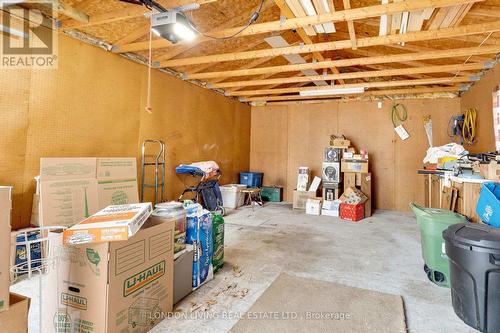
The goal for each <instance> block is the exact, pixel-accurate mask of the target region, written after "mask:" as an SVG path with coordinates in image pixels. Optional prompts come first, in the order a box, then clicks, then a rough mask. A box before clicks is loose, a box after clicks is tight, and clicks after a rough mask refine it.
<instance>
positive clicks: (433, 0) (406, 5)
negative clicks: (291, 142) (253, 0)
mask: <svg viewBox="0 0 500 333" xmlns="http://www.w3.org/2000/svg"><path fill="white" fill-rule="evenodd" d="M480 1H483V0H418V1H411V2H410V1H404V2H398V3H390V4H384V5H376V6H369V7H362V8H355V9H350V10H343V11H335V12H331V13H328V14H320V15H316V16H306V17H300V18H294V19H288V20H285V21H284V22H282V21H272V22H265V23H257V24H253V25H251V26H250V27H248V29H246V30H244V31H243V32H241V33H240V35H239V36H250V35H257V34H262V33H266V32H272V31H283V30H292V29H298V28H303V27H305V26H311V25H315V24H323V23H328V22H345V21H348V20H352V21H354V20H359V19H365V18H370V17H379V16H380V15H383V14H392V13H399V12H403V11H411V10H418V9H425V8H436V7H447V6H454V5H457V4H466V3H475V2H480ZM90 21H91V22H92V18H91V19H90ZM241 29H242V27H235V28H231V29H224V30H221V31H218V32H214V34H213V35H214V36H215V37H218V38H223V37H228V36H231V35H233V34H235V33H237V32H238V31H240V30H241ZM169 46H170V43H169V42H168V41H166V40H164V39H157V40H154V41H153V43H152V45H151V47H152V48H153V49H157V48H164V47H169ZM148 48H149V43H148V42H138V43H132V44H128V45H123V46H121V47H120V48H117V49H115V50H114V51H115V52H119V53H123V52H135V51H142V50H146V49H148Z"/></svg>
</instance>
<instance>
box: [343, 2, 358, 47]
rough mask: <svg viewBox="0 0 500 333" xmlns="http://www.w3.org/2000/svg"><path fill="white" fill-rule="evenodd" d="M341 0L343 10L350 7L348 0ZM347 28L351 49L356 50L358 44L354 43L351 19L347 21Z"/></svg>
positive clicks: (354, 32) (354, 33)
mask: <svg viewBox="0 0 500 333" xmlns="http://www.w3.org/2000/svg"><path fill="white" fill-rule="evenodd" d="M343 2H344V9H345V10H349V9H351V1H350V0H343ZM347 29H348V30H349V39H350V40H351V47H352V49H353V50H356V49H357V48H358V46H357V45H356V31H355V30H354V23H353V22H352V20H348V21H347Z"/></svg>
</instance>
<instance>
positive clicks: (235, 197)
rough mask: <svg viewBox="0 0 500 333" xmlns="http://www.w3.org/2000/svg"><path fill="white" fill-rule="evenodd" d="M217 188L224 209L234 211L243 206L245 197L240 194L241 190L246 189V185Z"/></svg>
mask: <svg viewBox="0 0 500 333" xmlns="http://www.w3.org/2000/svg"><path fill="white" fill-rule="evenodd" d="M219 188H220V193H221V194H222V206H223V207H224V208H231V209H236V208H238V207H241V206H243V203H244V200H245V196H244V195H243V193H241V190H243V189H245V188H247V186H246V185H241V184H229V185H222V186H220V187H219Z"/></svg>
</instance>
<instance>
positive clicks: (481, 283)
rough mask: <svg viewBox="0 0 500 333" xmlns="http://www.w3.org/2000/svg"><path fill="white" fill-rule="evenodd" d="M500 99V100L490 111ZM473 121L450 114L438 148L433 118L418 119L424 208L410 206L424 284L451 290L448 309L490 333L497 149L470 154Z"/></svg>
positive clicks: (498, 223) (497, 259)
mask: <svg viewBox="0 0 500 333" xmlns="http://www.w3.org/2000/svg"><path fill="white" fill-rule="evenodd" d="M499 99H500V95H499V96H498V97H497V98H496V103H495V105H494V107H495V108H498V107H499V103H498V102H499ZM476 117H477V116H476V110H474V109H469V110H466V111H465V112H464V113H463V114H461V115H455V116H452V117H451V119H450V120H449V123H448V136H449V138H450V141H451V142H450V143H448V144H446V145H443V146H439V147H433V146H432V120H431V119H430V117H429V118H427V119H425V120H424V121H425V129H426V133H427V137H428V140H429V145H430V148H429V149H428V150H427V153H426V156H425V157H424V159H423V165H422V168H421V169H420V170H418V171H417V173H418V174H419V175H422V177H423V179H424V181H423V183H424V184H423V186H424V189H425V203H424V205H423V206H422V205H417V204H416V203H411V204H410V207H411V209H412V210H413V212H414V213H415V215H416V219H417V223H418V225H419V227H420V233H421V242H422V257H423V259H424V262H425V264H424V267H423V269H424V271H425V273H426V274H427V277H428V278H429V280H430V281H431V282H432V283H434V284H436V285H438V286H440V287H445V288H450V289H451V299H452V304H453V308H454V311H455V313H456V314H457V316H458V317H459V318H460V319H462V320H463V321H464V322H465V323H466V324H467V325H469V326H471V327H474V328H476V329H478V330H480V331H481V332H496V331H497V330H498V328H499V327H500V321H499V320H498V318H497V317H498V316H497V315H496V314H497V313H498V310H499V308H498V306H499V304H500V302H498V296H497V295H498V283H499V281H500V280H499V278H498V269H499V265H500V256H499V254H500V229H499V228H500V155H499V154H498V151H499V150H500V147H498V146H497V152H496V153H490V152H482V153H471V152H469V149H471V150H472V149H474V146H475V144H476V125H477V124H476V122H477V118H476ZM495 130H498V129H497V128H496V127H495ZM497 145H498V143H497ZM475 150H477V149H475Z"/></svg>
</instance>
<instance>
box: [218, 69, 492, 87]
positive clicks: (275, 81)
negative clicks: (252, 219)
mask: <svg viewBox="0 0 500 333" xmlns="http://www.w3.org/2000/svg"><path fill="white" fill-rule="evenodd" d="M483 68H484V64H482V63H477V64H475V63H471V64H459V65H445V66H428V67H415V68H397V69H386V70H379V71H364V72H354V73H342V74H330V75H315V76H304V77H288V78H276V79H264V80H248V81H232V82H224V83H218V84H213V85H212V86H211V88H231V87H248V86H263V85H268V84H285V83H297V82H314V81H323V80H338V79H340V78H342V79H344V80H348V79H363V78H370V77H384V76H400V75H410V74H426V73H447V72H452V71H454V72H455V73H458V72H463V71H466V70H480V69H483Z"/></svg>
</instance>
